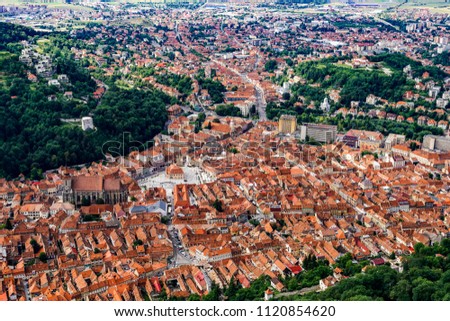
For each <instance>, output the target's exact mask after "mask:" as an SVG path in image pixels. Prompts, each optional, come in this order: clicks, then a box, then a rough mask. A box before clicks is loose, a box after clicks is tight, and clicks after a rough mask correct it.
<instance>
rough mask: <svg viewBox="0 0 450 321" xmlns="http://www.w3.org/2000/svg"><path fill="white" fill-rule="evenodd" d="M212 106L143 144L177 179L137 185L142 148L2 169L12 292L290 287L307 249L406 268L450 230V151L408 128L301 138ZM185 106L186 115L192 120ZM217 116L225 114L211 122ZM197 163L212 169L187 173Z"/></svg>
mask: <svg viewBox="0 0 450 321" xmlns="http://www.w3.org/2000/svg"><path fill="white" fill-rule="evenodd" d="M212 117H213V116H211V118H207V119H206V120H205V121H204V123H203V125H202V130H201V131H200V132H199V133H197V134H195V133H194V132H189V131H187V132H186V131H185V130H180V131H178V132H177V134H172V135H171V136H170V139H171V141H169V140H168V139H167V138H164V137H163V136H160V137H159V138H160V139H161V141H162V139H163V138H164V139H165V141H166V142H165V143H162V142H161V144H158V145H156V146H154V147H153V148H152V149H151V150H148V151H145V152H141V153H140V155H162V156H161V157H162V162H163V164H164V165H163V167H166V170H165V172H164V173H162V175H165V176H166V178H165V180H171V181H173V182H174V185H173V188H170V189H169V188H165V187H162V186H160V187H150V188H144V187H143V185H145V184H141V185H142V186H139V182H138V181H136V180H135V179H133V178H132V174H133V170H130V164H131V163H134V164H137V165H136V166H141V167H151V166H153V165H152V163H151V161H149V162H147V163H145V162H142V161H139V156H138V155H136V153H135V152H134V153H132V154H130V155H129V156H128V157H126V159H127V160H129V162H124V161H123V160H120V159H117V160H116V161H115V162H110V163H103V164H101V163H99V164H94V165H92V166H90V167H89V168H83V169H81V170H76V169H71V168H64V167H62V168H60V169H59V170H57V171H54V172H48V173H47V174H46V177H45V179H44V180H41V181H38V182H36V181H28V180H25V179H22V180H19V181H6V180H2V181H1V182H0V208H1V214H0V215H1V216H0V222H2V224H3V225H2V227H3V228H2V229H1V230H0V295H2V296H3V297H4V298H7V299H8V300H81V299H89V300H144V299H146V298H148V297H152V296H158V295H161V293H166V294H167V295H169V296H177V297H188V296H189V295H191V294H198V295H203V294H205V293H208V290H209V289H210V288H211V285H212V284H213V283H215V284H218V285H219V286H227V284H228V283H229V282H230V281H231V280H236V282H238V283H239V284H240V285H241V286H242V287H248V286H250V284H251V282H252V281H254V280H255V279H257V278H258V277H260V276H261V275H266V276H268V277H270V280H271V287H272V290H271V291H276V292H282V291H284V290H285V285H283V282H282V280H283V279H284V278H285V277H286V276H290V275H295V274H298V273H301V271H302V269H303V267H302V262H303V260H304V259H305V258H306V257H307V256H309V255H314V256H316V257H317V258H319V259H320V258H321V259H326V260H327V261H328V262H329V263H330V264H333V263H334V262H336V260H338V259H339V258H340V257H341V256H342V255H344V254H346V253H350V254H351V255H352V257H354V259H356V260H363V259H371V258H373V257H382V258H383V262H390V264H391V266H392V267H393V268H396V269H401V263H400V261H398V260H392V255H394V256H397V257H399V256H401V255H407V254H409V253H411V252H412V251H413V245H414V244H415V243H417V242H421V243H424V244H433V243H435V242H438V241H440V240H441V239H443V238H447V237H449V236H450V234H449V232H450V231H449V227H450V225H449V224H450V221H449V217H450V213H449V208H448V206H449V205H450V198H449V196H448V195H449V194H448V189H449V182H448V177H449V176H448V171H449V165H450V155H449V154H448V152H445V151H433V150H431V149H429V148H428V147H429V146H425V145H426V144H424V146H423V148H422V149H415V150H412V149H411V148H410V144H411V142H410V141H406V140H405V139H404V136H403V137H402V136H401V135H389V136H388V137H384V136H383V135H381V134H379V133H376V132H365V131H355V130H352V131H349V132H348V133H346V134H345V136H344V137H337V138H336V139H331V141H329V142H324V144H323V145H321V146H317V145H301V144H299V142H298V139H297V138H296V134H297V133H298V131H296V132H293V134H292V135H286V133H284V132H283V128H284V127H283V126H282V125H281V123H282V122H283V121H286V120H289V117H282V118H281V119H280V120H279V123H276V122H268V121H265V122H264V121H263V122H258V123H257V124H256V125H252V124H251V122H250V123H249V122H248V121H246V120H245V119H242V118H231V117H225V118H214V119H212ZM182 119H183V118H181V119H175V120H174V123H179V124H180V126H183V125H182V124H183V120H182ZM212 120H214V122H213V123H214V124H217V126H215V127H212V128H209V126H208V124H209V122H210V121H212ZM305 126H307V127H308V128H312V129H313V130H315V131H316V132H324V133H328V132H329V131H330V130H332V129H330V128H329V127H327V126H322V125H315V124H306V125H305ZM280 129H281V130H280ZM196 137H198V139H196ZM351 137H352V139H350V138H351ZM157 139H158V137H157ZM429 139H433V137H430V138H428V137H427V138H426V140H425V141H428V140H429ZM180 141H186V142H188V143H187V147H186V153H182V152H180V153H179V154H178V155H177V157H175V158H173V150H172V149H173V146H171V143H173V144H175V145H176V144H177V142H180ZM366 141H370V142H373V144H371V145H365V142H366ZM368 146H370V149H368V148H369V147H368ZM230 151H232V152H230ZM368 151H370V153H368ZM174 159H176V160H177V162H175V163H174V161H173V160H174ZM177 163H178V165H177ZM189 166H191V167H192V166H193V167H195V168H198V170H200V171H202V172H203V173H204V175H205V176H207V177H208V178H209V180H207V181H204V182H201V183H200V184H192V183H190V182H183V178H185V176H184V171H187V170H188V169H189V168H191V167H189ZM150 179H151V177H150ZM180 256H182V258H183V260H182V261H180ZM337 281H338V280H337V279H335V278H334V279H333V277H332V279H330V278H328V279H326V280H323V282H322V283H323V285H322V287H324V286H326V285H327V284H328V286H331V284H334V282H337Z"/></svg>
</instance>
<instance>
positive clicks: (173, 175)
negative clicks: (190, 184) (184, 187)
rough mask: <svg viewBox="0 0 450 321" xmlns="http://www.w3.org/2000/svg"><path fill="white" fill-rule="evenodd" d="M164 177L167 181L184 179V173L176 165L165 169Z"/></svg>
mask: <svg viewBox="0 0 450 321" xmlns="http://www.w3.org/2000/svg"><path fill="white" fill-rule="evenodd" d="M166 176H167V178H169V179H184V171H183V169H182V168H181V167H179V166H178V165H176V164H172V165H170V166H169V167H167V168H166Z"/></svg>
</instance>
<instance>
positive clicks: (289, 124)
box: [278, 115, 297, 134]
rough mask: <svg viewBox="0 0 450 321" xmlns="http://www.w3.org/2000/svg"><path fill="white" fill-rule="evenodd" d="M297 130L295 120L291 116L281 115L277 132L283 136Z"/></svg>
mask: <svg viewBox="0 0 450 321" xmlns="http://www.w3.org/2000/svg"><path fill="white" fill-rule="evenodd" d="M296 129H297V118H296V117H295V116H293V115H282V116H281V117H280V120H279V121H278V131H279V132H280V133H283V134H292V133H293V132H295V131H296Z"/></svg>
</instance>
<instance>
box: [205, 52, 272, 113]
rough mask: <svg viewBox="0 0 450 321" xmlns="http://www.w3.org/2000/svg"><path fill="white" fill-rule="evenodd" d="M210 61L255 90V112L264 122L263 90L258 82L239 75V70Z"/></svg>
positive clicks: (242, 74) (216, 61)
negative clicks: (233, 74)
mask: <svg viewBox="0 0 450 321" xmlns="http://www.w3.org/2000/svg"><path fill="white" fill-rule="evenodd" d="M211 61H213V62H215V63H216V64H218V65H221V66H222V67H224V68H227V69H228V70H230V71H231V72H233V73H235V74H236V75H238V76H239V77H241V79H242V80H243V81H244V82H246V83H249V84H252V85H253V86H254V88H255V98H256V102H255V105H256V110H257V111H258V114H259V119H260V120H266V119H267V116H266V106H267V103H266V97H265V94H264V90H263V89H262V87H261V85H260V84H259V82H257V81H255V80H253V79H250V78H249V77H248V76H247V75H246V74H244V73H241V72H240V71H239V70H236V69H234V68H230V67H228V66H227V65H225V64H224V63H223V62H222V61H218V60H215V59H211Z"/></svg>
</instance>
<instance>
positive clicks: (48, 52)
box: [0, 23, 173, 178]
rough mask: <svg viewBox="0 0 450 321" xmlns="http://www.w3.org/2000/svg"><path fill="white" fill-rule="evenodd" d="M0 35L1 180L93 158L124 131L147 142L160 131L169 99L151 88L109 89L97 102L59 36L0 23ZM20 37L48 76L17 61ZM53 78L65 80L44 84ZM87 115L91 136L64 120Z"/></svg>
mask: <svg viewBox="0 0 450 321" xmlns="http://www.w3.org/2000/svg"><path fill="white" fill-rule="evenodd" d="M0 30H1V32H0V40H1V41H0V153H1V155H2V157H0V177H7V178H14V177H17V176H18V175H19V174H20V173H23V174H25V175H27V176H29V177H31V178H38V177H40V176H41V174H42V172H43V171H45V170H48V169H52V168H56V167H59V166H61V165H75V164H82V163H86V162H91V161H96V160H99V159H101V158H102V153H101V147H102V145H103V143H104V142H105V141H107V140H112V139H118V138H119V137H120V136H121V134H122V132H124V131H126V132H130V133H131V135H132V136H131V138H132V139H134V140H140V141H148V140H150V139H151V138H152V137H153V136H154V135H155V134H157V133H158V132H159V131H161V129H162V128H163V126H164V123H165V121H166V119H167V113H166V104H169V103H171V102H172V103H173V98H170V97H169V96H167V95H165V94H164V93H162V92H161V91H158V90H155V89H154V90H151V89H150V90H145V91H144V90H142V91H138V90H136V89H130V90H127V89H120V88H118V87H116V86H114V85H111V86H109V87H110V88H109V90H107V92H106V94H105V96H104V97H103V100H101V102H99V101H98V100H96V99H94V98H93V92H94V91H95V90H96V88H97V84H96V82H95V81H94V79H93V78H92V77H91V76H90V74H89V72H88V71H87V69H85V67H84V66H82V65H81V63H80V62H77V61H75V60H74V58H73V56H72V54H71V52H70V50H68V49H67V48H64V46H63V45H61V44H64V42H65V41H66V40H65V39H66V37H65V36H64V35H61V34H55V35H53V34H45V38H43V36H42V35H40V34H38V33H36V32H34V31H33V30H31V29H29V28H25V27H22V26H16V25H11V24H5V23H0ZM52 37H54V38H52ZM22 40H27V41H28V43H29V47H28V48H31V49H30V50H35V51H36V52H38V53H39V55H41V54H42V55H45V57H48V59H49V61H51V62H50V63H51V64H52V67H51V69H52V70H53V75H51V76H50V77H45V78H44V77H41V76H39V74H38V73H37V72H36V69H35V66H33V65H30V64H29V65H26V64H25V63H22V62H21V61H19V56H20V54H21V50H22V49H23V45H22V44H21V43H20V41H22ZM39 41H40V42H39ZM36 43H38V44H39V45H36ZM55 43H56V44H58V47H55ZM42 44H44V45H42ZM38 57H44V56H38ZM39 59H41V60H42V59H43V58H37V60H39ZM30 75H31V76H30ZM36 75H37V76H36ZM59 75H66V76H67V78H68V81H67V82H62V81H61V85H58V86H55V85H50V84H49V80H51V79H53V80H56V79H57V77H58V76H59ZM88 115H90V116H92V117H93V119H94V125H95V126H96V130H94V131H86V132H84V131H83V130H82V129H81V126H80V122H79V121H78V122H76V121H75V122H72V121H69V122H67V121H62V120H64V119H80V118H81V117H83V116H88ZM120 141H122V140H120Z"/></svg>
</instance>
